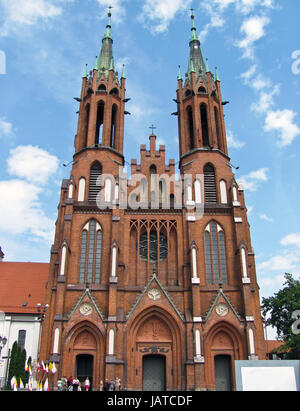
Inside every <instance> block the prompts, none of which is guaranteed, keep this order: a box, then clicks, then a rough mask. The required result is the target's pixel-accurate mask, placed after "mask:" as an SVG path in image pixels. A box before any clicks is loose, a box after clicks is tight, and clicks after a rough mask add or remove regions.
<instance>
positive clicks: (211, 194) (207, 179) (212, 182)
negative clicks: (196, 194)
mask: <svg viewBox="0 0 300 411" xmlns="http://www.w3.org/2000/svg"><path fill="white" fill-rule="evenodd" d="M204 193H205V202H206V203H217V186H216V175H215V169H214V167H213V166H212V165H211V164H207V165H206V166H205V167H204Z"/></svg>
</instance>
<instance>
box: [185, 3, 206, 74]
mask: <svg viewBox="0 0 300 411" xmlns="http://www.w3.org/2000/svg"><path fill="white" fill-rule="evenodd" d="M191 12H192V14H191V19H192V29H191V31H192V37H191V39H190V57H189V66H188V75H189V77H190V74H191V73H192V72H195V73H196V81H198V80H199V78H200V77H202V78H203V80H204V81H206V65H205V63H204V60H203V56H202V52H201V47H200V40H199V38H198V36H197V29H196V26H195V15H194V10H193V9H191Z"/></svg>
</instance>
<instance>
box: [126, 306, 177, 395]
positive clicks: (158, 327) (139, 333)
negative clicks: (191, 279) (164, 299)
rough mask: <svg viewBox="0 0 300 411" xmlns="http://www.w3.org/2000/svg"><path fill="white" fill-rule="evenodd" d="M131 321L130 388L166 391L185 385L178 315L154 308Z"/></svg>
mask: <svg viewBox="0 0 300 411" xmlns="http://www.w3.org/2000/svg"><path fill="white" fill-rule="evenodd" d="M130 324H131V325H130V326H129V330H130V331H129V335H128V341H129V342H130V344H129V345H128V356H127V358H128V368H127V369H128V376H127V377H128V389H134V390H143V391H149V390H150V391H165V390H178V389H181V388H183V387H181V372H182V371H181V348H182V342H181V337H180V330H179V327H178V323H177V321H176V320H175V318H174V317H173V316H171V315H170V314H169V313H168V312H167V311H165V310H163V309H161V308H158V307H152V308H151V309H149V310H146V311H144V312H142V313H141V314H140V315H138V316H137V317H136V318H135V319H134V320H133V322H130ZM133 353H134V354H133Z"/></svg>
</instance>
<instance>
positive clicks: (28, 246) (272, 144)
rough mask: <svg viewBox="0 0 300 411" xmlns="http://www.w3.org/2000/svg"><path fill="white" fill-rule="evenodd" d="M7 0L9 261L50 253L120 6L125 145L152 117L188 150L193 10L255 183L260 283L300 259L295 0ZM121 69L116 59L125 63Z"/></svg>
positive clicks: (4, 77) (233, 152)
mask: <svg viewBox="0 0 300 411" xmlns="http://www.w3.org/2000/svg"><path fill="white" fill-rule="evenodd" d="M207 3H208V2H205V1H199V0H197V1H196V0H194V1H191V0H186V1H182V0H161V1H159V0H151V1H150V0H139V1H137V0H130V1H129V0H108V1H106V0H85V1H84V2H83V1H79V0H0V90H1V96H2V98H1V102H0V144H1V146H0V147H1V149H0V165H1V167H0V193H1V194H0V215H1V224H0V245H1V246H2V248H3V251H4V252H5V254H6V261H43V262H47V261H48V260H49V250H50V245H51V244H52V241H53V232H54V223H55V220H56V214H57V204H58V202H59V193H60V184H61V180H62V179H63V178H68V176H69V171H70V169H66V168H64V167H63V166H62V163H64V162H66V161H71V160H72V156H73V150H74V148H73V142H74V136H75V134H76V127H77V114H76V111H77V110H78V103H77V102H76V101H75V100H73V97H76V96H78V95H79V94H80V88H81V78H82V75H83V72H84V68H85V64H86V63H88V66H89V68H90V69H91V68H93V65H94V62H95V56H96V55H99V52H100V48H101V40H102V37H103V35H104V32H105V25H106V16H107V7H108V6H109V5H112V6H113V10H112V13H113V17H112V35H113V38H114V57H115V62H116V65H117V67H118V68H119V70H120V68H121V67H122V64H123V63H125V64H126V76H127V96H128V97H130V98H131V99H132V100H131V102H130V103H128V106H127V109H128V111H130V112H131V113H132V115H131V116H127V117H126V124H125V155H126V160H127V161H128V162H130V160H131V159H132V158H137V159H139V145H140V144H142V143H144V144H145V143H147V144H148V136H149V134H150V129H149V127H150V126H151V124H155V126H156V127H157V129H156V134H157V136H158V140H159V142H160V143H162V144H166V146H167V153H166V155H167V159H169V158H175V159H176V160H178V131H177V118H175V117H172V116H171V115H170V114H171V113H172V112H173V111H174V110H175V109H176V106H175V104H174V102H173V101H172V99H173V98H175V97H176V88H177V72H178V65H181V67H182V72H183V73H185V72H186V71H187V66H188V55H189V38H190V27H191V22H190V13H189V9H190V8H191V7H193V8H194V9H195V16H196V18H195V22H196V26H197V33H198V35H199V37H200V40H201V47H202V52H203V55H204V57H205V58H208V61H209V66H210V69H211V71H212V72H214V68H215V66H217V67H218V71H219V75H220V78H221V86H222V93H223V98H224V99H225V100H229V101H230V104H229V105H227V106H226V107H225V115H226V118H225V120H226V127H227V136H228V141H229V146H230V147H229V151H230V156H231V161H232V163H233V164H234V165H236V166H239V167H240V169H239V170H238V171H237V172H236V178H237V179H238V180H240V181H241V182H242V183H243V184H244V187H245V195H246V202H247V205H248V208H249V221H250V224H251V234H252V242H253V247H254V250H255V252H256V264H257V275H258V282H259V284H260V286H261V295H262V296H265V297H266V296H269V295H271V294H273V293H274V292H276V291H278V289H279V288H280V287H282V283H283V274H284V273H285V272H291V273H293V274H294V275H295V277H298V276H299V272H300V224H299V222H300V214H299V212H298V210H299V192H298V190H299V180H298V178H299V160H298V155H299V154H298V153H299V147H300V138H299V137H300V116H299V114H300V113H299V98H300V51H299V50H300V42H299V38H300V35H299V34H300V28H299V5H298V4H297V2H296V1H294V0H289V1H286V0H259V1H258V0H211V1H210V2H209V4H208V5H207ZM119 72H120V71H119Z"/></svg>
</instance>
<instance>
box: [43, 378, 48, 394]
mask: <svg viewBox="0 0 300 411" xmlns="http://www.w3.org/2000/svg"><path fill="white" fill-rule="evenodd" d="M44 391H49V384H48V378H47V379H46V381H45V384H44Z"/></svg>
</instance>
